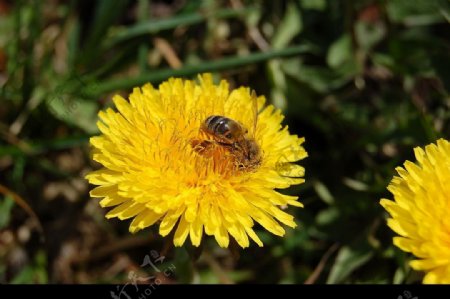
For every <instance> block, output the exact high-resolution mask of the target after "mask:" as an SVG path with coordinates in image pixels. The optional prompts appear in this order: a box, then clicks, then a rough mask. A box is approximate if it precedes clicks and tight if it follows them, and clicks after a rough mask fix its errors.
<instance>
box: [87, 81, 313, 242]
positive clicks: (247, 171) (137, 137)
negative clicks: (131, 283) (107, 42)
mask: <svg viewBox="0 0 450 299" xmlns="http://www.w3.org/2000/svg"><path fill="white" fill-rule="evenodd" d="M113 101H114V104H115V106H116V108H117V110H118V111H117V112H116V111H114V110H113V109H111V108H109V109H107V110H106V111H100V112H99V118H100V120H101V121H99V122H98V127H99V129H100V131H101V132H102V135H100V136H96V137H92V138H91V140H90V143H91V145H92V147H93V159H94V160H95V161H97V162H99V163H100V164H102V165H103V168H102V169H100V170H97V171H93V172H91V173H90V174H88V175H87V176H86V178H87V179H88V180H89V182H90V183H91V184H93V185H98V187H95V188H94V189H93V190H92V191H91V192H90V195H91V197H99V198H103V199H102V200H101V201H100V205H101V206H102V207H113V206H115V208H113V209H112V210H111V211H109V212H108V213H107V215H106V217H107V218H112V217H118V218H119V219H121V220H123V219H129V218H133V220H132V222H131V224H130V231H131V232H132V233H134V232H137V231H139V230H141V229H143V228H146V227H149V226H151V225H154V224H156V223H158V224H159V234H160V235H162V236H167V235H168V234H169V233H170V232H171V231H172V230H175V233H174V240H173V242H174V244H175V246H181V245H183V244H184V242H185V240H186V238H187V237H188V236H189V237H190V240H191V243H192V244H193V245H194V246H199V245H200V243H201V240H202V236H203V233H204V232H205V233H206V235H209V236H214V237H215V239H216V241H217V243H218V244H219V245H220V246H221V247H228V245H229V240H230V235H231V236H232V237H233V238H234V239H235V240H236V241H237V243H238V244H239V245H240V246H241V247H243V248H245V247H248V246H249V238H248V237H250V239H252V240H253V241H254V242H256V243H257V244H258V245H259V246H263V244H262V242H261V240H260V239H259V238H258V236H257V234H256V233H255V231H254V225H255V223H259V224H260V225H261V226H262V227H263V228H265V229H266V230H268V231H269V232H271V233H273V234H275V235H278V236H283V235H284V234H285V230H284V228H283V227H282V225H281V224H285V225H287V226H290V227H295V226H296V223H295V222H294V217H293V216H292V215H290V214H288V213H286V212H285V211H283V208H284V207H286V206H287V205H293V206H297V207H302V204H301V203H300V202H298V201H297V197H296V196H287V195H283V194H281V193H279V192H277V191H276V190H275V189H283V188H287V187H289V186H291V185H293V184H300V183H302V182H304V179H303V178H302V177H303V175H304V168H303V167H301V166H299V165H297V164H294V163H293V162H296V161H298V160H300V159H303V158H305V157H306V156H307V153H306V151H305V150H304V148H303V147H302V143H303V142H304V138H299V137H298V136H296V135H291V134H290V133H289V131H288V128H287V127H282V125H281V121H282V120H283V115H282V114H281V112H280V111H279V110H277V109H275V108H274V107H273V106H272V105H268V106H267V107H265V108H263V106H264V102H265V99H264V97H262V96H260V97H258V98H256V96H255V95H254V94H253V93H251V92H250V89H249V88H245V87H241V88H237V89H235V90H232V91H230V90H229V85H228V83H227V82H226V81H224V80H222V81H221V82H220V84H218V85H216V84H214V83H213V80H212V76H211V75H210V74H204V75H201V76H199V82H198V83H197V82H194V81H190V80H182V79H179V78H171V79H169V80H168V81H166V82H163V83H162V84H161V85H160V86H159V88H158V89H156V88H154V87H153V86H152V85H151V84H146V85H144V86H142V87H141V88H135V89H134V90H133V92H132V93H131V95H130V96H129V101H127V100H125V99H124V98H122V97H121V96H118V95H116V96H115V97H114V98H113ZM255 103H256V105H255ZM252 107H257V108H256V109H257V110H256V109H252ZM252 111H254V112H252ZM257 113H258V114H257ZM213 115H218V116H223V117H227V118H228V119H230V120H233V121H234V122H235V124H239V125H240V126H241V128H245V129H246V130H248V132H247V133H245V132H241V133H242V134H241V135H240V136H241V137H245V138H241V139H239V140H240V141H239V142H240V143H239V144H238V142H237V141H236V140H238V139H233V140H234V141H236V142H234V143H227V142H225V141H223V140H222V141H220V140H218V139H217V138H216V137H217V136H216V135H212V134H206V133H208V132H207V131H206V130H204V129H202V128H205V125H204V124H205V120H207V119H208V117H210V116H213ZM255 115H257V116H258V117H257V119H255ZM255 120H257V121H255ZM214 121H216V122H217V120H214ZM254 124H256V126H255V125H254ZM253 128H254V129H253ZM214 129H217V130H218V127H214ZM233 132H235V131H233ZM209 133H211V132H209ZM221 133H224V134H225V133H226V132H221ZM223 136H225V135H223ZM228 137H230V136H227V138H228ZM235 137H236V136H235ZM235 137H233V138H235ZM224 138H225V137H224ZM230 138H231V137H230ZM236 138H237V137H236ZM246 140H254V141H255V142H256V145H257V146H258V148H259V149H260V151H259V153H260V159H258V161H257V163H254V164H253V166H254V167H250V166H252V165H250V164H248V163H245V162H246V159H247V158H248V159H250V153H249V152H245V154H243V151H244V150H245V146H239V145H240V144H242V142H244V141H246ZM255 142H253V143H252V144H255ZM248 144H249V143H247V145H248ZM248 159H247V160H248ZM280 223H281V224H280Z"/></svg>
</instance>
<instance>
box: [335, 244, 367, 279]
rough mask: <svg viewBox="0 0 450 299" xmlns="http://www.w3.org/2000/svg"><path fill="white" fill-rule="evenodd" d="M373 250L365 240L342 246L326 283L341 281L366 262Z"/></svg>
mask: <svg viewBox="0 0 450 299" xmlns="http://www.w3.org/2000/svg"><path fill="white" fill-rule="evenodd" d="M373 255H374V252H373V251H372V250H371V249H370V246H368V244H367V242H358V243H356V244H355V245H353V246H343V247H342V248H341V249H340V250H339V253H338V255H337V257H336V260H335V263H334V264H333V266H332V268H331V271H330V274H329V275H328V279H327V283H328V284H335V283H342V282H344V281H345V279H346V278H347V277H348V276H349V275H350V274H351V273H352V272H353V271H355V270H356V269H358V268H359V267H361V266H362V265H364V264H365V263H367V262H368V261H369V260H370V259H371V258H372V256H373Z"/></svg>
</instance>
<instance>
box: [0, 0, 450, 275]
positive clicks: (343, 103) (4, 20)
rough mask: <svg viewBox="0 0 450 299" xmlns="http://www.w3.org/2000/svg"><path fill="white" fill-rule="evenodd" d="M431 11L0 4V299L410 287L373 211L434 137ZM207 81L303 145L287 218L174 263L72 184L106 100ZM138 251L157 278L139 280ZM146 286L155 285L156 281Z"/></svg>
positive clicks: (445, 58)
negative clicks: (231, 91)
mask: <svg viewBox="0 0 450 299" xmlns="http://www.w3.org/2000/svg"><path fill="white" fill-rule="evenodd" d="M449 21H450V2H449V1H448V0H442V1H441V0H416V1H410V0H391V1H388V0H385V1H384V0H357V1H350V0H286V1H268V0H260V1H246V0H222V1H210V0H206V1H185V0H173V1H163V0H158V1H146V0H138V1H131V0H117V1H107V0H97V1H87V0H80V1H63V0H47V1H33V0H29V1H26V0H15V1H12V0H11V1H8V0H0V99H1V104H0V120H1V122H0V137H1V138H0V283H47V282H52V283H97V282H101V283H127V282H130V276H129V274H130V273H131V271H134V272H132V273H137V275H138V276H139V277H148V276H150V275H154V276H156V277H161V278H164V281H165V283H248V282H255V283H417V282H420V280H421V274H420V273H416V272H414V271H412V270H411V269H410V268H409V266H408V264H407V262H408V261H409V260H410V259H411V257H410V256H409V255H407V254H405V253H402V252H401V251H399V250H398V249H396V248H395V247H394V246H393V245H392V237H393V233H392V232H391V231H390V230H389V229H388V228H387V227H386V224H385V219H386V214H385V213H384V211H383V210H382V208H381V207H380V206H379V203H378V202H379V199H380V198H383V197H386V198H390V194H389V193H388V191H387V190H386V186H387V185H388V183H389V181H390V180H391V178H392V176H393V175H394V169H395V167H396V166H398V165H401V164H402V163H403V161H404V160H405V159H414V157H413V150H412V149H413V147H415V146H418V145H425V144H427V143H429V142H433V141H435V140H436V139H437V138H439V137H444V138H445V137H447V138H448V137H449V133H450V125H449V118H450V112H449V106H450V98H449V95H448V91H449V89H450V59H449V58H450V57H449V53H450V51H449V50H450V39H449V38H450V30H449V24H448V23H449ZM206 71H209V72H213V73H214V74H215V77H216V79H219V78H225V79H227V80H229V81H230V82H231V85H232V86H233V87H236V86H239V85H249V86H251V87H253V88H254V89H255V90H256V91H257V93H258V94H265V95H266V96H267V97H268V98H269V99H270V101H271V102H272V103H273V104H275V105H276V106H277V107H279V108H281V109H283V111H284V113H285V115H286V119H285V123H286V124H287V125H289V127H290V130H291V132H293V133H295V134H299V135H301V136H305V137H306V143H305V147H306V149H307V151H308V153H309V157H308V158H307V159H306V160H304V161H302V162H301V163H302V164H303V165H304V166H305V167H306V183H305V184H303V185H301V186H298V187H295V188H292V189H290V190H288V191H287V192H288V193H290V194H299V195H300V197H301V200H302V201H303V202H304V203H305V208H304V209H292V210H290V212H292V213H295V216H296V219H297V222H298V224H299V227H298V228H297V229H295V230H292V229H289V230H288V231H287V235H286V236H285V237H284V238H279V237H275V236H272V235H270V234H269V233H267V232H265V231H263V230H260V231H259V235H260V236H261V238H262V240H263V241H264V244H265V247H264V248H258V247H257V246H256V245H254V244H253V245H252V246H251V247H250V248H248V249H246V250H241V251H236V250H225V249H220V248H218V246H217V245H216V243H215V242H214V240H212V239H211V238H209V239H207V241H206V242H205V245H204V247H203V251H202V252H199V251H197V250H194V249H193V248H191V247H190V246H185V247H183V248H177V249H173V248H171V247H170V246H169V245H168V244H169V243H170V242H167V239H162V238H161V237H159V236H158V235H157V231H156V230H155V228H152V229H147V230H145V231H143V232H141V233H139V234H137V235H131V234H129V233H128V224H129V222H128V221H123V222H121V221H116V220H110V221H107V220H105V218H104V213H105V211H104V210H103V209H101V208H100V207H99V206H98V200H94V199H90V198H89V195H88V191H89V186H88V184H87V182H86V181H85V180H84V179H83V176H84V175H85V174H86V173H87V172H88V171H90V170H91V169H93V168H96V167H98V165H95V164H94V163H93V162H92V161H91V160H90V157H89V146H88V138H89V136H92V135H95V134H97V133H98V131H97V128H96V118H97V116H96V114H97V111H98V110H99V109H103V108H104V107H106V106H109V105H111V96H112V95H113V94H114V93H121V94H123V95H125V96H126V95H127V94H128V93H129V92H130V90H131V89H132V88H133V87H134V86H138V85H141V84H143V83H145V82H152V83H153V84H156V85H157V84H158V83H159V82H161V81H162V80H165V79H167V78H168V77H170V76H183V77H187V78H195V77H196V75H197V74H198V73H200V72H206ZM151 250H154V251H156V252H160V253H161V254H163V255H164V257H165V260H164V262H163V264H162V265H161V266H160V267H163V266H164V265H165V266H166V267H168V266H170V265H172V264H173V266H175V267H176V269H175V270H174V271H173V273H171V274H170V275H165V274H164V275H165V276H166V277H162V276H161V275H163V274H162V272H161V273H160V272H157V271H155V270H154V269H152V268H151V267H146V268H144V267H141V265H142V264H143V260H144V257H145V256H146V255H147V254H149V253H150V252H151ZM164 275H163V276H164Z"/></svg>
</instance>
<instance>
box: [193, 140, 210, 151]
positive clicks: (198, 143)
mask: <svg viewBox="0 0 450 299" xmlns="http://www.w3.org/2000/svg"><path fill="white" fill-rule="evenodd" d="M213 142H214V141H211V140H198V139H194V140H192V141H191V146H192V148H193V149H194V151H196V152H198V153H200V154H202V153H204V152H205V151H206V150H207V149H208V148H210V147H211V146H212V145H213Z"/></svg>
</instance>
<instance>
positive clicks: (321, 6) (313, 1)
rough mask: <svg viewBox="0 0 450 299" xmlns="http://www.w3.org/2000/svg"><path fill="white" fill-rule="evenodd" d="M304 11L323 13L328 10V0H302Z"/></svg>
mask: <svg viewBox="0 0 450 299" xmlns="http://www.w3.org/2000/svg"><path fill="white" fill-rule="evenodd" d="M300 4H301V6H302V7H303V8H304V9H311V10H319V11H323V10H325V9H326V8H327V0H300Z"/></svg>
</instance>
